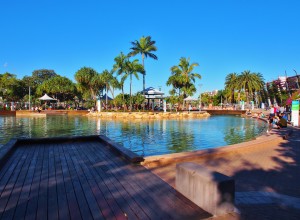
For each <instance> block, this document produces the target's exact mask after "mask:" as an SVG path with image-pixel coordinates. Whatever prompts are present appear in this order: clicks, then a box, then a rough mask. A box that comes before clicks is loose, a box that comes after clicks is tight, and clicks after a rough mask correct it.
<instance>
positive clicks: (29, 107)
mask: <svg viewBox="0 0 300 220" xmlns="http://www.w3.org/2000/svg"><path fill="white" fill-rule="evenodd" d="M30 109H31V106H30V86H29V104H28V110H29V111H30Z"/></svg>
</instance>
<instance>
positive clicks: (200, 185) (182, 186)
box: [176, 162, 235, 216]
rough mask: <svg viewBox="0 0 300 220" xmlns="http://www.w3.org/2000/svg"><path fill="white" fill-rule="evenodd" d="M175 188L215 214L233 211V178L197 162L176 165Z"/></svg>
mask: <svg viewBox="0 0 300 220" xmlns="http://www.w3.org/2000/svg"><path fill="white" fill-rule="evenodd" d="M176 189H177V190H178V191H179V192H180V193H182V194H183V195H184V196H185V197H187V198H188V199H190V200H191V201H192V202H194V203H195V204H196V205H198V206H199V207H201V208H202V209H204V210H205V211H207V212H209V213H211V214H213V215H215V216H217V215H223V214H226V213H230V212H233V211H234V194H235V186H234V180H233V179H231V178H229V177H227V176H225V175H223V174H221V173H217V172H212V171H209V170H208V169H206V168H205V167H203V166H200V165H199V164H196V163H191V162H185V163H180V164H177V165H176Z"/></svg>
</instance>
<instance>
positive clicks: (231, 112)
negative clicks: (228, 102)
mask: <svg viewBox="0 0 300 220" xmlns="http://www.w3.org/2000/svg"><path fill="white" fill-rule="evenodd" d="M205 111H206V112H207V113H209V114H211V115H244V114H246V110H223V109H222V110H216V109H206V110H205Z"/></svg>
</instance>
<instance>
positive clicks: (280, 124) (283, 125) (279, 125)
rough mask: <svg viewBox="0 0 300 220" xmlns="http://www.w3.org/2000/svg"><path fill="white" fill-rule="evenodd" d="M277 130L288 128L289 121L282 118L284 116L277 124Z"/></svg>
mask: <svg viewBox="0 0 300 220" xmlns="http://www.w3.org/2000/svg"><path fill="white" fill-rule="evenodd" d="M276 125H277V128H278V129H280V128H286V127H287V121H286V120H285V119H284V118H283V117H282V115H280V116H279V121H278V122H276Z"/></svg>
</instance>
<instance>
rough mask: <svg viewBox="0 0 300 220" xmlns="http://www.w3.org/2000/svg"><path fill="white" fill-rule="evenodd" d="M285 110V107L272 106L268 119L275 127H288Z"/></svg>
mask: <svg viewBox="0 0 300 220" xmlns="http://www.w3.org/2000/svg"><path fill="white" fill-rule="evenodd" d="M284 111H285V109H284V107H273V106H271V108H270V115H269V118H268V121H269V124H270V125H272V126H273V128H278V129H280V128H286V127H287V115H286V114H285V113H284Z"/></svg>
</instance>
